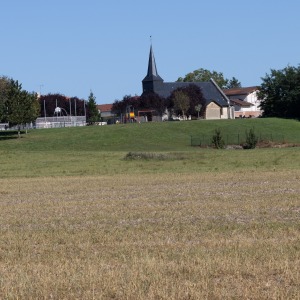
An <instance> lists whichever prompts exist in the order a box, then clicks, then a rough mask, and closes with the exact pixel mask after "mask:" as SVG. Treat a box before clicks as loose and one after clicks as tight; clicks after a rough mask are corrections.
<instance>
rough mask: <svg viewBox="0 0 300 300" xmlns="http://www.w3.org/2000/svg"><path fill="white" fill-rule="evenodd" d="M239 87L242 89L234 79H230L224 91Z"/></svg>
mask: <svg viewBox="0 0 300 300" xmlns="http://www.w3.org/2000/svg"><path fill="white" fill-rule="evenodd" d="M240 87H242V84H241V83H240V82H239V81H238V79H236V78H235V77H232V78H231V79H230V80H229V81H228V83H227V85H226V89H235V88H240Z"/></svg>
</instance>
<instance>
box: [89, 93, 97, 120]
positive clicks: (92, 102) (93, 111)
mask: <svg viewBox="0 0 300 300" xmlns="http://www.w3.org/2000/svg"><path fill="white" fill-rule="evenodd" d="M87 119H88V122H89V123H90V124H94V123H95V122H98V121H100V113H99V111H98V109H97V105H96V97H95V96H94V94H93V92H92V91H91V92H90V95H89V98H88V103H87Z"/></svg>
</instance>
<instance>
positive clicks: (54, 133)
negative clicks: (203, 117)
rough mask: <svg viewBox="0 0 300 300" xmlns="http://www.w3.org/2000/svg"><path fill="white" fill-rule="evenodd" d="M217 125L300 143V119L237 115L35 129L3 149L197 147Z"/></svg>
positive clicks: (7, 142) (229, 130) (1, 142)
mask: <svg viewBox="0 0 300 300" xmlns="http://www.w3.org/2000/svg"><path fill="white" fill-rule="evenodd" d="M217 128H220V129H221V130H222V134H223V135H224V137H226V136H227V135H232V134H238V133H240V134H244V133H245V131H246V130H249V129H250V128H254V130H255V132H256V133H257V134H273V135H275V136H282V137H283V138H284V140H285V141H287V142H291V143H300V122H299V121H295V120H283V119H247V120H244V119H236V120H219V121H189V122H164V123H143V124H119V125H112V126H86V127H77V128H74V127H73V128H59V129H41V130H32V131H30V133H29V134H28V135H27V136H25V135H23V138H22V139H20V140H15V139H5V140H4V139H3V140H0V151H1V150H8V151H11V150H21V151H46V150H51V151H195V149H194V148H192V147H190V145H191V136H202V135H205V136H208V137H209V136H212V135H213V134H214V130H215V129H217ZM0 136H1V133H0Z"/></svg>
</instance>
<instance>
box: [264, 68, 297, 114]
mask: <svg viewBox="0 0 300 300" xmlns="http://www.w3.org/2000/svg"><path fill="white" fill-rule="evenodd" d="M262 81H263V82H262V84H261V87H260V92H259V97H260V99H262V100H261V105H260V107H261V109H262V110H263V111H264V112H263V116H265V117H281V118H296V119H300V66H298V67H291V66H287V67H286V68H284V69H282V70H272V69H271V73H270V74H266V76H265V77H264V78H262Z"/></svg>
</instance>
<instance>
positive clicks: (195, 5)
mask: <svg viewBox="0 0 300 300" xmlns="http://www.w3.org/2000/svg"><path fill="white" fill-rule="evenodd" d="M299 12H300V1H299V0H286V1H282V0H280V1H279V0H252V1H243V0H239V1H238V0H228V1H225V0H215V1H201V0H185V1H178V0H152V1H151V0H149V1H145V0H126V1H125V0H107V1H104V0H51V1H46V0H27V1H24V0H15V1H4V0H2V1H1V8H0V23H1V26H0V41H1V42H0V76H7V77H9V78H13V79H14V80H18V81H19V82H20V83H21V84H22V87H23V89H25V90H27V91H29V92H32V91H35V92H41V93H42V94H48V93H52V94H54V93H59V94H63V95H66V96H69V97H78V98H81V99H87V98H88V96H89V94H90V91H92V92H93V94H94V95H95V97H96V102H97V103H98V104H108V103H113V102H114V101H115V100H117V99H118V100H122V99H123V97H124V96H125V95H132V96H133V95H140V94H141V93H142V80H143V78H144V77H145V76H146V73H147V65H148V58H149V50H150V36H152V45H153V51H154V55H155V60H156V66H157V70H158V73H159V75H160V76H161V77H162V78H163V79H164V81H165V82H173V81H176V80H177V79H178V78H179V77H184V76H185V75H186V74H187V73H189V72H192V71H194V70H197V69H199V68H204V69H208V70H210V71H217V72H222V73H223V75H224V77H225V78H232V77H236V78H237V79H238V80H239V81H240V82H241V83H242V86H243V87H248V86H254V85H260V84H261V83H262V80H261V78H262V77H265V76H266V74H269V73H270V70H271V69H276V70H279V69H283V68H284V67H286V66H287V65H290V66H298V65H299V63H300V37H299V36H300V17H299Z"/></svg>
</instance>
